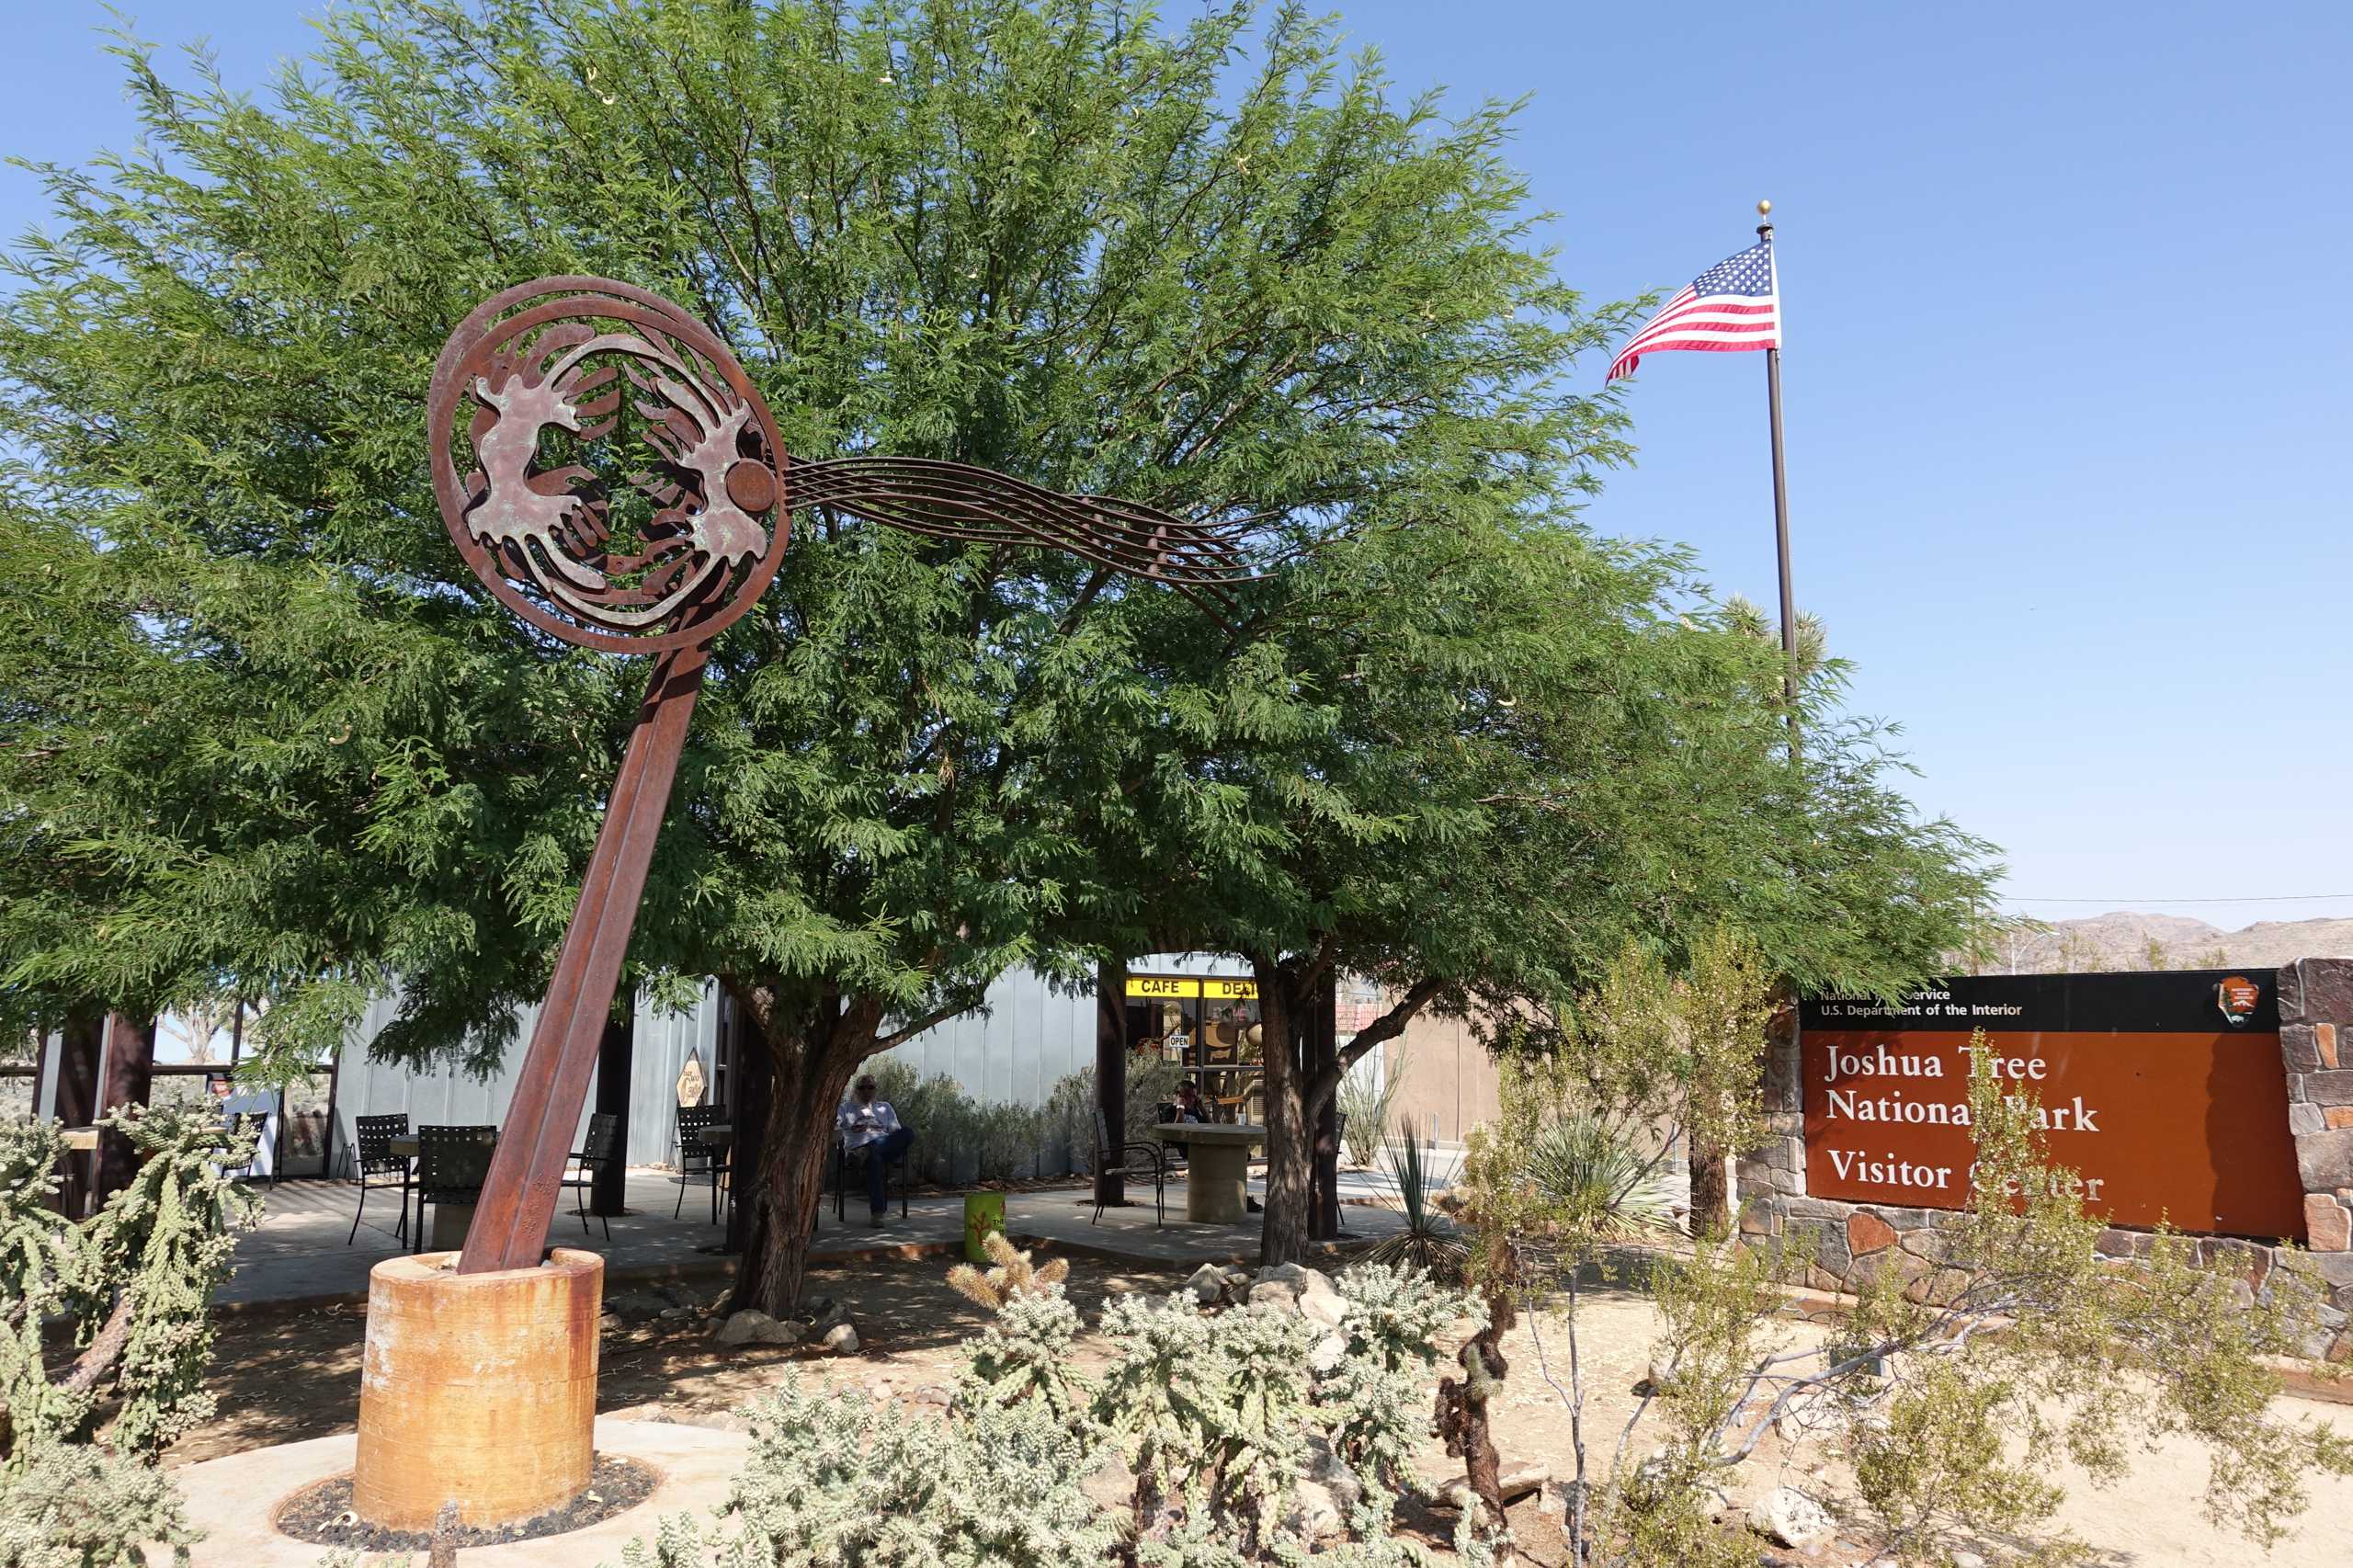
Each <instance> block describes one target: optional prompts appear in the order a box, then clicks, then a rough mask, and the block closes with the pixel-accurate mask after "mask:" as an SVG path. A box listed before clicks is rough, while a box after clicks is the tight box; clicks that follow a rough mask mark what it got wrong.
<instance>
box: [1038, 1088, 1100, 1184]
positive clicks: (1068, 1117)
mask: <svg viewBox="0 0 2353 1568" xmlns="http://www.w3.org/2000/svg"><path fill="white" fill-rule="evenodd" d="M1045 1123H1046V1137H1047V1139H1048V1140H1049V1141H1051V1142H1052V1143H1053V1144H1054V1145H1055V1146H1056V1147H1057V1148H1058V1149H1059V1150H1060V1151H1061V1152H1062V1154H1063V1157H1064V1158H1065V1159H1067V1160H1068V1161H1069V1164H1070V1168H1071V1169H1072V1170H1074V1171H1085V1170H1090V1169H1092V1168H1093V1166H1092V1158H1093V1155H1094V1153H1095V1070H1094V1069H1093V1068H1092V1067H1089V1068H1085V1069H1083V1070H1081V1071H1079V1072H1076V1073H1071V1074H1064V1075H1063V1076H1062V1077H1060V1078H1057V1079H1055V1080H1054V1086H1053V1088H1052V1089H1051V1090H1050V1091H1049V1092H1048V1093H1047V1096H1046V1111H1045Z"/></svg>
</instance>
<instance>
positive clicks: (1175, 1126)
mask: <svg viewBox="0 0 2353 1568" xmlns="http://www.w3.org/2000/svg"><path fill="white" fill-rule="evenodd" d="M1152 1131H1153V1135H1154V1137H1156V1138H1158V1139H1159V1140H1160V1141H1161V1142H1164V1143H1182V1144H1183V1145H1185V1166H1186V1169H1185V1218H1186V1219H1188V1220H1192V1221H1197V1222H1199V1223H1201V1224H1205V1225H1238V1224H1240V1223H1242V1221H1244V1219H1245V1218H1246V1217H1247V1216H1248V1214H1249V1209H1248V1206H1247V1205H1246V1204H1245V1202H1244V1191H1245V1184H1246V1183H1247V1182H1248V1181H1249V1179H1250V1151H1251V1150H1253V1149H1255V1148H1256V1147H1258V1145H1260V1144H1261V1143H1264V1142H1266V1141H1267V1130H1266V1128H1265V1127H1264V1126H1263V1125H1262V1124H1260V1123H1257V1122H1253V1121H1211V1122H1199V1121H1164V1122H1162V1123H1160V1124H1159V1125H1158V1126H1156V1127H1154V1129H1153V1130H1152Z"/></svg>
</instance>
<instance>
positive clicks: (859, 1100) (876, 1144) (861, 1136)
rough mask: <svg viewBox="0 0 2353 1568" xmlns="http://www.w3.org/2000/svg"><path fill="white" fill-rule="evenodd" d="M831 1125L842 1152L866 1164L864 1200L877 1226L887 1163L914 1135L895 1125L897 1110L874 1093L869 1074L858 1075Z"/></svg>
mask: <svg viewBox="0 0 2353 1568" xmlns="http://www.w3.org/2000/svg"><path fill="white" fill-rule="evenodd" d="M835 1126H836V1127H837V1128H838V1129H839V1131H840V1132H841V1140H842V1149H843V1151H844V1153H846V1154H847V1155H849V1156H854V1157H856V1158H858V1160H859V1161H860V1162H861V1163H862V1164H863V1165H865V1167H866V1199H867V1202H868V1204H869V1205H870V1207H871V1209H872V1210H873V1213H872V1223H874V1224H877V1225H879V1224H881V1222H882V1215H883V1210H885V1208H887V1207H888V1204H889V1195H888V1193H887V1191H886V1190H885V1187H884V1183H885V1180H886V1177H887V1175H888V1173H889V1171H890V1168H891V1162H892V1161H893V1160H895V1159H897V1158H898V1157H899V1156H900V1155H902V1154H904V1153H906V1151H907V1145H908V1144H909V1143H911V1142H915V1134H914V1133H913V1132H911V1131H908V1130H907V1129H906V1128H904V1127H902V1126H901V1125H900V1124H899V1113H898V1112H897V1111H896V1110H894V1109H892V1106H891V1102H890V1101H889V1100H886V1099H879V1098H877V1097H876V1096H875V1093H874V1074H871V1073H861V1074H858V1083H857V1085H856V1086H854V1087H853V1088H852V1089H851V1090H850V1096H849V1098H847V1099H846V1100H844V1101H843V1102H842V1108H841V1113H840V1114H839V1115H838V1116H837V1117H836V1118H835Z"/></svg>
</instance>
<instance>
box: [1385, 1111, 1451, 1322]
mask: <svg viewBox="0 0 2353 1568" xmlns="http://www.w3.org/2000/svg"><path fill="white" fill-rule="evenodd" d="M1389 1174H1390V1176H1391V1177H1392V1179H1393V1180H1394V1181H1395V1182H1396V1184H1397V1200H1398V1203H1399V1204H1400V1206H1401V1207H1403V1208H1404V1211H1405V1228H1404V1230H1402V1231H1399V1232H1397V1233H1395V1234H1393V1235H1388V1236H1383V1237H1381V1240H1380V1241H1379V1242H1377V1243H1375V1244H1373V1246H1372V1249H1371V1250H1370V1252H1368V1253H1366V1254H1365V1257H1366V1259H1367V1260H1368V1261H1370V1262H1373V1263H1392V1264H1403V1265H1404V1266H1406V1267H1412V1268H1419V1269H1421V1270H1422V1271H1423V1272H1425V1273H1427V1275H1428V1276H1429V1277H1430V1278H1433V1279H1437V1280H1440V1281H1442V1282H1444V1283H1446V1284H1449V1285H1459V1284H1461V1282H1462V1268H1463V1264H1464V1263H1465V1262H1466V1261H1467V1260H1468V1259H1469V1257H1470V1256H1471V1246H1470V1243H1469V1242H1468V1241H1466V1240H1465V1239H1464V1237H1463V1234H1462V1230H1461V1226H1459V1225H1457V1224H1456V1223H1455V1222H1454V1221H1451V1220H1449V1219H1448V1218H1447V1217H1446V1216H1445V1215H1443V1214H1441V1213H1439V1212H1438V1210H1437V1209H1436V1208H1435V1207H1434V1206H1433V1205H1432V1204H1431V1202H1430V1194H1429V1172H1428V1170H1427V1167H1426V1166H1424V1165H1423V1164H1422V1146H1421V1145H1420V1144H1419V1143H1417V1142H1415V1141H1414V1130H1413V1129H1412V1128H1411V1127H1406V1126H1400V1127H1399V1128H1398V1130H1397V1141H1396V1142H1394V1143H1392V1144H1391V1145H1390V1149H1389Z"/></svg>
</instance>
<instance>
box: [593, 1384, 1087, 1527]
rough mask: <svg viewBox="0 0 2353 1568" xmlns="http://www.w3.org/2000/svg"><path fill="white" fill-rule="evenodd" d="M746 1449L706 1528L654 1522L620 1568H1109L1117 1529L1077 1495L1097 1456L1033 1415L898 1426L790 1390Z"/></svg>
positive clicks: (882, 1415) (1027, 1407)
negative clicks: (859, 1567) (648, 1539)
mask: <svg viewBox="0 0 2353 1568" xmlns="http://www.w3.org/2000/svg"><path fill="white" fill-rule="evenodd" d="M752 1430H753V1447H752V1453H751V1455H750V1457H749V1460H747V1462H746V1463H745V1468H744V1471H743V1472H742V1474H741V1475H739V1476H738V1477H737V1479H736V1482H735V1487H734V1491H733V1493H732V1494H730V1496H729V1498H728V1501H727V1504H726V1506H725V1508H724V1510H723V1512H722V1517H721V1518H720V1520H719V1521H718V1523H717V1525H716V1527H715V1528H713V1529H712V1530H710V1532H708V1533H707V1534H705V1533H698V1532H697V1531H695V1530H694V1529H693V1528H691V1527H690V1526H689V1524H688V1522H686V1521H685V1520H684V1519H683V1518H674V1519H669V1520H665V1521H664V1523H663V1525H662V1527H661V1530H660V1533H659V1534H658V1535H657V1536H656V1538H655V1540H654V1542H653V1543H652V1544H651V1545H650V1546H649V1545H647V1544H645V1543H642V1542H638V1543H632V1544H631V1546H630V1548H629V1549H628V1551H626V1552H625V1553H624V1555H623V1557H622V1562H624V1563H625V1564H627V1565H628V1568H690V1565H691V1568H701V1565H702V1564H705V1563H716V1564H718V1565H719V1568H773V1565H774V1564H776V1563H779V1562H858V1563H865V1564H869V1565H870V1568H1071V1565H1072V1564H1077V1563H1088V1562H1108V1561H1109V1559H1110V1557H1111V1553H1112V1551H1113V1549H1114V1548H1115V1547H1116V1546H1117V1544H1118V1541H1119V1536H1120V1532H1119V1529H1118V1527H1117V1525H1116V1523H1115V1522H1114V1521H1113V1519H1112V1518H1111V1517H1110V1516H1109V1515H1108V1514H1107V1513H1106V1512H1105V1511H1104V1510H1103V1509H1102V1507H1101V1506H1098V1505H1097V1504H1096V1503H1095V1502H1094V1501H1093V1500H1092V1499H1091V1498H1089V1497H1088V1496H1087V1495H1086V1494H1085V1493H1084V1492H1082V1491H1080V1490H1079V1482H1080V1481H1081V1480H1082V1479H1084V1478H1085V1476H1086V1473H1087V1472H1088V1471H1089V1470H1091V1469H1092V1468H1093V1466H1094V1463H1095V1458H1096V1454H1095V1450H1094V1449H1092V1448H1091V1447H1090V1446H1089V1445H1088V1444H1087V1443H1086V1441H1085V1440H1084V1439H1082V1438H1080V1437H1076V1436H1074V1435H1073V1434H1072V1433H1070V1432H1068V1431H1066V1430H1065V1429H1063V1427H1062V1426H1059V1425H1058V1424H1057V1423H1056V1422H1055V1421H1054V1419H1053V1418H1052V1416H1051V1415H1049V1414H1048V1413H1047V1411H1046V1409H1045V1407H1044V1406H1043V1405H1042V1404H1041V1403H1037V1402H1024V1403H1017V1404H1013V1405H1006V1406H995V1405H983V1406H980V1407H976V1408H974V1409H973V1410H972V1411H971V1412H970V1413H969V1414H968V1415H963V1416H961V1417H959V1418H957V1419H955V1420H952V1421H941V1420H938V1419H916V1420H903V1419H897V1418H895V1417H894V1416H892V1414H891V1413H889V1412H888V1411H886V1410H885V1409H883V1408H880V1407H878V1406H876V1405H875V1404H873V1403H870V1402H869V1401H868V1400H867V1399H865V1398H864V1397H863V1396H860V1395H858V1394H854V1393H843V1394H839V1395H836V1396H835V1397H833V1398H830V1399H826V1398H817V1397H813V1396H812V1395H811V1394H809V1393H808V1392H805V1391H804V1390H802V1389H801V1387H800V1386H799V1385H798V1384H787V1385H785V1386H784V1387H782V1388H780V1389H779V1390H778V1391H777V1392H776V1393H775V1395H774V1396H772V1397H771V1398H770V1399H769V1400H768V1401H767V1403H765V1404H762V1405H760V1406H757V1407H756V1409H755V1410H754V1412H753V1428H752Z"/></svg>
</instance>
